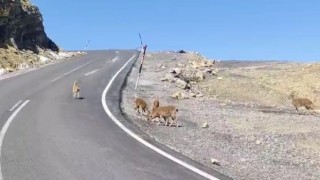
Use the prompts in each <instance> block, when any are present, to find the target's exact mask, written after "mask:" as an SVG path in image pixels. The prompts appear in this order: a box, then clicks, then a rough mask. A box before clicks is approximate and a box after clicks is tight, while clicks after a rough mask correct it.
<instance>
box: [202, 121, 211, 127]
mask: <svg viewBox="0 0 320 180" xmlns="http://www.w3.org/2000/svg"><path fill="white" fill-rule="evenodd" d="M201 127H202V128H208V127H209V124H208V123H207V122H205V123H203V124H202V126H201Z"/></svg>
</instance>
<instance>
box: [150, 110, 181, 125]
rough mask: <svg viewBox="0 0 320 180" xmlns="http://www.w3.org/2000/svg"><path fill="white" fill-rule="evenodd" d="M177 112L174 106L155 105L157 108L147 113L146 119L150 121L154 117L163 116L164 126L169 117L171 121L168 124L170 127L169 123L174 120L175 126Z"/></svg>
mask: <svg viewBox="0 0 320 180" xmlns="http://www.w3.org/2000/svg"><path fill="white" fill-rule="evenodd" d="M177 112H178V109H177V108H176V107H175V106H161V107H157V108H154V109H153V111H152V112H151V113H150V114H149V116H148V121H151V120H152V119H154V118H156V117H159V118H163V119H164V121H165V126H167V125H168V120H169V118H171V119H172V121H171V123H170V125H169V126H170V127H171V125H172V124H173V123H174V122H175V123H176V126H177V127H178V120H177Z"/></svg>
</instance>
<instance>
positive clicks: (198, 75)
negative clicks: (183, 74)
mask: <svg viewBox="0 0 320 180" xmlns="http://www.w3.org/2000/svg"><path fill="white" fill-rule="evenodd" d="M196 78H197V80H198V81H201V80H203V79H204V74H203V72H201V71H198V72H197V73H196Z"/></svg>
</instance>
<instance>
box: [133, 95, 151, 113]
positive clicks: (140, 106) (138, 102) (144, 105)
mask: <svg viewBox="0 0 320 180" xmlns="http://www.w3.org/2000/svg"><path fill="white" fill-rule="evenodd" d="M134 105H135V107H134V110H137V111H138V113H139V114H141V113H142V112H143V113H145V112H148V114H150V112H149V110H148V105H147V103H146V102H145V101H144V100H143V99H142V98H135V100H134ZM140 109H141V110H142V112H140Z"/></svg>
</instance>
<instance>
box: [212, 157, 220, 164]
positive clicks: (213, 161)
mask: <svg viewBox="0 0 320 180" xmlns="http://www.w3.org/2000/svg"><path fill="white" fill-rule="evenodd" d="M210 162H211V163H212V164H214V165H217V166H221V163H220V161H218V160H217V159H213V158H211V159H210Z"/></svg>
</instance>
